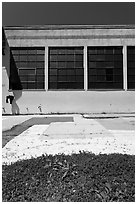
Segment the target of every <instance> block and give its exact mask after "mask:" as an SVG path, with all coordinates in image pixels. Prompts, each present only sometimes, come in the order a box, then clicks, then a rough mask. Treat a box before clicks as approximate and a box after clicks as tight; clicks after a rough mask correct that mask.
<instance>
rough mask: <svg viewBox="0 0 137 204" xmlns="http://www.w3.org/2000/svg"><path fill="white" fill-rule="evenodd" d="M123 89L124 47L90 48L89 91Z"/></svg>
mask: <svg viewBox="0 0 137 204" xmlns="http://www.w3.org/2000/svg"><path fill="white" fill-rule="evenodd" d="M122 88H123V55H122V47H88V89H122Z"/></svg>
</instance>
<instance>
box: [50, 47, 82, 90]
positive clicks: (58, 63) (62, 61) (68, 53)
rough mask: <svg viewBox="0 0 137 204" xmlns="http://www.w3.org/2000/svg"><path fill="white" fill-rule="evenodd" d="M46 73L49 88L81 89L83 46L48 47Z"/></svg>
mask: <svg viewBox="0 0 137 204" xmlns="http://www.w3.org/2000/svg"><path fill="white" fill-rule="evenodd" d="M48 73H49V89H83V88H84V68H83V48H82V47H54V48H53V47H51V48H49V72H48Z"/></svg>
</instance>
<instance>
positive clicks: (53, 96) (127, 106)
mask: <svg viewBox="0 0 137 204" xmlns="http://www.w3.org/2000/svg"><path fill="white" fill-rule="evenodd" d="M134 102H135V94H134V91H127V92H125V91H47V92H46V91H24V92H23V93H22V97H21V98H19V100H18V101H17V104H18V106H19V108H20V113H41V112H42V113H102V112H106V113H109V112H110V113H114V112H125V113H128V112H134V111H135V109H134V108H135V107H134V106H135V104H134ZM40 109H41V110H40Z"/></svg>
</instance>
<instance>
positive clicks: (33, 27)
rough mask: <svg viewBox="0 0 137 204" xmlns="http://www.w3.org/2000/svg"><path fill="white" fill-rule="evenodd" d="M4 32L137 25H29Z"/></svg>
mask: <svg viewBox="0 0 137 204" xmlns="http://www.w3.org/2000/svg"><path fill="white" fill-rule="evenodd" d="M3 28H4V30H65V29H67V30H73V29H75V30H77V29H135V25H30V26H29V25H28V26H3Z"/></svg>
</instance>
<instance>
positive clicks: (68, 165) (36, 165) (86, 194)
mask: <svg viewBox="0 0 137 204" xmlns="http://www.w3.org/2000/svg"><path fill="white" fill-rule="evenodd" d="M2 171H3V173H2V175H3V179H2V194H3V202H13V201H14V202H19V201H20V202H43V201H45V202H101V201H103V202H134V201H135V156H133V155H122V154H110V155H105V154H100V155H94V154H91V153H88V152H80V153H79V154H72V155H64V154H61V155H55V156H52V155H49V156H48V155H46V156H44V155H43V156H41V157H38V158H36V159H30V160H24V161H19V162H16V163H14V164H12V165H10V166H3V169H2Z"/></svg>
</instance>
